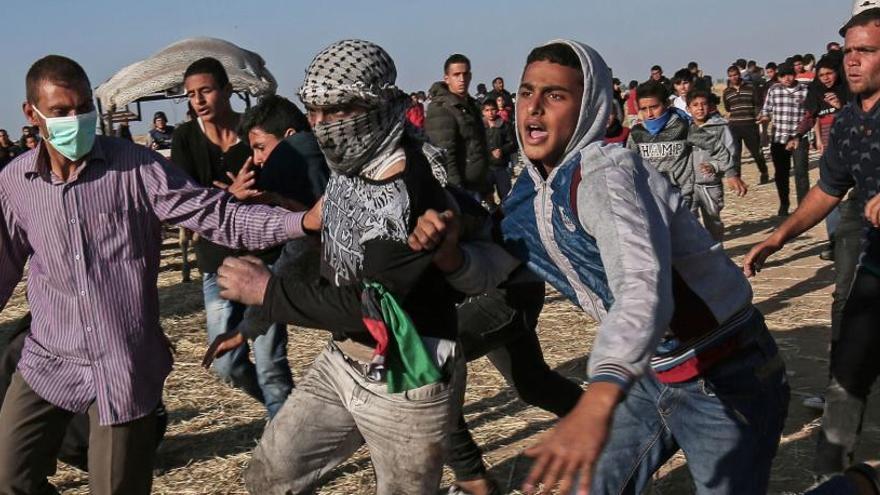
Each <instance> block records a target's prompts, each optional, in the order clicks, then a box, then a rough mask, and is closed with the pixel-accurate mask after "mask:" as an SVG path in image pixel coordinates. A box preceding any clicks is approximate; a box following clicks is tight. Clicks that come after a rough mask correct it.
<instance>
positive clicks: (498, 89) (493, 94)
mask: <svg viewBox="0 0 880 495" xmlns="http://www.w3.org/2000/svg"><path fill="white" fill-rule="evenodd" d="M499 96H500V97H502V98H504V106H505V107H509V108H513V95H511V94H510V91H507V90H506V89H504V78H503V77H501V76H498V77H496V78H495V79H492V91H489V92H488V93H486V99H488V100H493V101H494V100H496V99H498V97H499Z"/></svg>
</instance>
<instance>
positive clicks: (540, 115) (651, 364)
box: [411, 41, 789, 494]
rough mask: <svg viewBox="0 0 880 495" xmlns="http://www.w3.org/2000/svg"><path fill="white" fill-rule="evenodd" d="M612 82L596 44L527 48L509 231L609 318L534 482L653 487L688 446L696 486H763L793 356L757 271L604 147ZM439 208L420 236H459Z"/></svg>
mask: <svg viewBox="0 0 880 495" xmlns="http://www.w3.org/2000/svg"><path fill="white" fill-rule="evenodd" d="M610 88H611V80H610V76H609V73H608V68H607V66H606V65H605V63H604V61H603V60H602V58H601V57H600V56H599V55H598V54H597V53H596V52H595V51H594V50H592V49H591V48H589V47H587V46H585V45H582V44H580V43H576V42H572V41H558V42H552V43H550V44H548V45H545V46H541V47H538V48H536V49H535V50H533V51H532V52H531V53H530V54H529V57H528V59H527V62H526V67H525V71H524V73H523V76H522V83H521V86H520V89H519V93H518V97H517V118H516V121H517V126H518V131H519V139H520V143H521V148H522V150H523V152H524V154H525V156H526V157H527V159H528V166H527V168H526V171H525V172H524V173H523V175H521V176H520V178H519V180H518V181H517V183H516V184H515V185H514V188H513V191H512V192H511V194H510V196H509V197H508V199H507V201H505V203H504V205H503V209H504V214H505V218H504V220H503V223H502V230H503V233H504V237H505V241H506V242H507V244H508V246H509V249H510V250H511V251H512V252H513V253H515V254H516V255H517V256H518V257H519V258H520V259H522V260H525V261H527V263H528V266H529V267H530V268H531V269H532V270H533V271H535V272H536V273H537V274H538V275H540V276H541V277H542V278H544V279H545V280H547V281H548V282H549V283H551V284H552V285H554V286H555V287H556V288H557V289H558V290H559V291H560V292H562V293H563V294H565V295H566V296H567V297H568V298H569V299H570V300H571V301H573V302H574V303H575V304H577V305H579V306H580V307H581V308H582V309H583V310H584V311H586V312H587V313H589V314H590V315H592V316H593V317H595V318H596V319H598V320H599V321H600V322H601V323H600V327H599V331H598V335H597V337H596V340H595V344H594V346H593V348H592V351H591V354H590V362H589V374H590V385H589V387H588V388H587V391H586V392H585V393H584V394H583V396H582V397H581V399H580V401H579V403H578V405H577V406H576V407H575V409H574V410H573V411H572V412H571V413H569V414H568V415H567V416H565V417H564V418H563V419H562V420H560V422H559V424H558V425H557V426H556V427H555V428H554V429H553V430H551V431H550V432H549V433H548V434H547V435H546V436H544V437H543V439H542V441H541V442H540V443H539V444H538V445H537V446H535V447H533V448H532V449H530V450H529V451H528V452H527V453H528V454H529V455H531V456H533V457H535V463H534V465H533V467H532V471H531V472H530V474H529V476H528V478H527V480H526V483H525V485H526V486H525V487H524V488H525V489H526V490H527V491H529V492H531V491H533V490H534V489H535V488H537V485H538V483H539V482H541V481H543V482H544V484H545V487H550V486H552V485H555V484H556V483H557V482H560V484H561V492H562V493H567V491H568V490H569V488H570V487H571V486H572V484H573V483H574V482H575V480H577V485H578V493H586V491H587V489H588V488H589V490H590V491H589V493H591V494H604V493H640V492H641V491H642V489H643V488H644V487H645V486H646V485H647V484H648V483H649V482H650V480H651V476H652V475H653V474H654V473H655V472H656V471H657V469H659V468H660V466H662V465H663V463H665V462H666V460H668V459H669V458H670V457H671V456H672V455H673V454H674V453H675V452H677V451H678V450H679V449H682V450H683V451H684V452H685V455H686V456H687V458H688V461H689V462H688V469H689V470H690V472H691V474H692V477H693V479H694V483H695V485H696V486H697V491H698V493H701V494H708V493H713V494H717V493H726V494H739V493H763V492H765V491H766V487H767V483H768V479H769V475H770V465H771V461H772V459H773V456H774V455H775V453H776V448H777V445H778V442H779V435H780V432H781V431H782V426H783V423H784V419H785V415H786V409H787V405H788V397H789V389H788V385H787V383H786V380H785V371H784V364H783V362H782V360H781V358H780V356H779V354H778V352H777V349H776V345H775V343H774V341H773V338H772V337H771V336H770V334H769V332H768V331H767V328H766V326H765V325H764V320H763V317H762V316H761V314H760V313H759V312H758V311H757V309H755V307H754V306H753V305H752V292H751V288H750V286H749V283H748V281H747V280H746V278H745V277H744V276H743V274H742V273H741V272H740V270H739V269H738V268H737V267H736V266H735V265H734V264H733V263H732V262H731V261H730V259H729V258H727V256H726V255H725V254H724V253H723V251H721V250H720V249H716V248H713V245H714V242H713V241H712V239H711V238H710V237H709V235H708V233H707V232H706V231H705V230H704V229H703V228H702V227H701V226H700V225H699V224H698V223H697V220H696V218H695V217H694V216H693V215H692V214H691V212H690V211H689V209H688V208H687V207H686V206H685V205H684V204H683V202H682V198H681V196H680V194H679V193H678V192H677V191H676V190H675V189H674V188H673V187H672V186H671V184H670V183H669V181H668V180H666V179H665V178H664V177H663V176H662V175H661V174H660V173H658V172H657V171H656V169H654V168H653V167H651V166H647V165H646V164H645V163H643V161H642V159H641V158H640V156H639V155H638V154H637V153H635V152H633V151H632V150H628V149H624V148H621V147H618V146H608V145H605V144H603V142H602V141H603V136H604V135H605V125H606V122H607V119H608V112H609V111H610V107H611V93H610ZM640 96H641V95H640ZM426 218H428V219H430V220H431V221H430V223H431V224H432V227H431V228H430V229H426V230H425V231H417V232H416V235H414V236H413V238H412V239H411V241H412V242H411V246H413V247H417V248H426V247H430V246H433V245H434V244H435V243H436V242H437V241H438V240H439V239H441V238H443V235H444V234H446V235H449V234H448V233H453V236H454V232H455V228H454V227H452V228H450V224H449V223H446V222H444V221H443V219H444V218H448V214H442V215H440V214H436V213H435V212H428V213H427V214H426ZM425 223H428V222H425Z"/></svg>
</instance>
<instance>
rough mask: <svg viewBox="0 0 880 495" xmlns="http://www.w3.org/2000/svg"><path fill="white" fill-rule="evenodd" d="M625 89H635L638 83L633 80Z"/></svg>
mask: <svg viewBox="0 0 880 495" xmlns="http://www.w3.org/2000/svg"><path fill="white" fill-rule="evenodd" d="M627 87H628V88H629V89H636V88H638V87H639V82H638V81H636V80H635V79H633V80H632V81H630V82H629V84H627Z"/></svg>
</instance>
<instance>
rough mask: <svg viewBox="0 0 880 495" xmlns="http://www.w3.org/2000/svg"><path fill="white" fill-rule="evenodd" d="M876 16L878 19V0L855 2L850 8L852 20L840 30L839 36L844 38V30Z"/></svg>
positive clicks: (879, 5)
mask: <svg viewBox="0 0 880 495" xmlns="http://www.w3.org/2000/svg"><path fill="white" fill-rule="evenodd" d="M873 16H877V18H878V19H880V0H855V2H853V8H852V18H850V20H849V21H848V22H847V23H846V24H844V25H843V27H842V28H840V35H841V36H845V35H846V30H847V29H849V28H850V27H852V26H853V24H856V23H857V22H859V21H861V20H863V19H866V18H869V17H873Z"/></svg>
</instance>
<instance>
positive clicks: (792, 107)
mask: <svg viewBox="0 0 880 495" xmlns="http://www.w3.org/2000/svg"><path fill="white" fill-rule="evenodd" d="M806 97H807V86H806V85H805V84H801V83H797V84H796V85H795V86H793V87H791V88H786V87H785V86H783V85H782V84H776V85H774V86H773V87H772V88H770V91H769V92H768V93H767V100H766V101H765V102H764V109H763V110H762V111H761V115H765V116H767V117H770V119H771V120H772V121H773V136H772V137H771V140H772V141H773V142H774V143H783V144H784V143H787V142H788V140H789V139H791V138H792V137H793V136H794V135H795V134H797V127H798V124H800V122H801V119H803V118H804V99H805V98H806Z"/></svg>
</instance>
